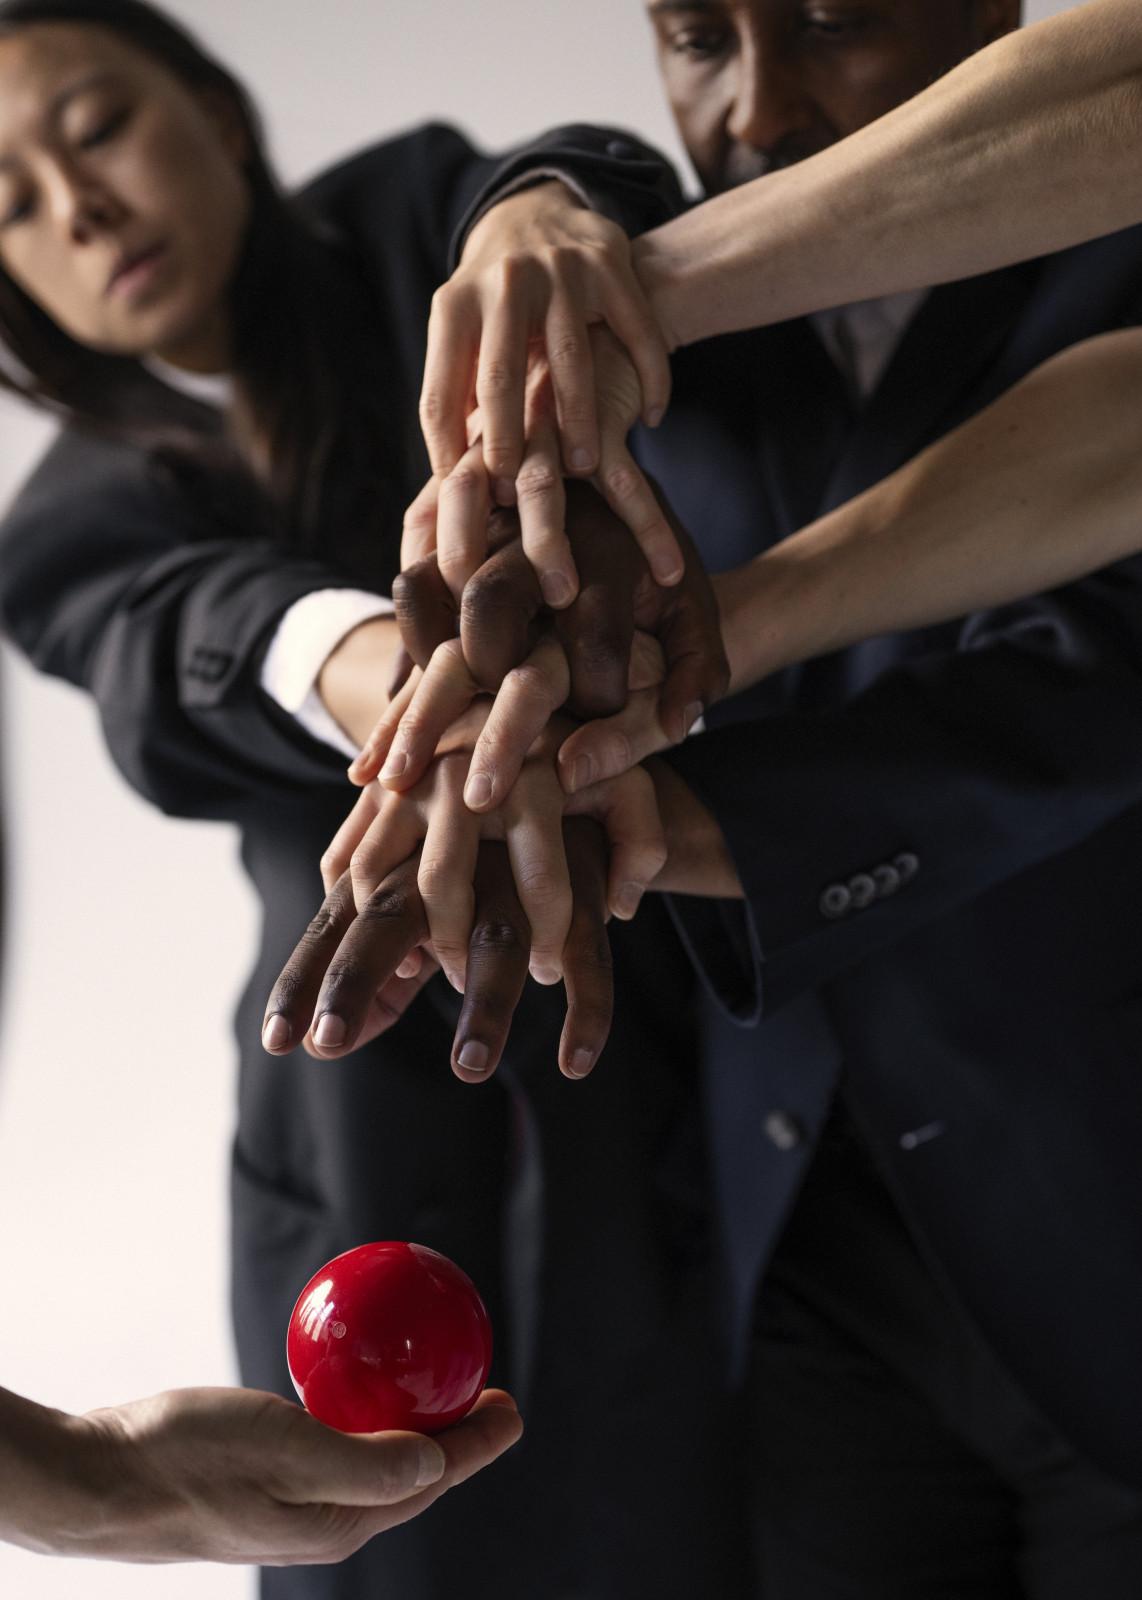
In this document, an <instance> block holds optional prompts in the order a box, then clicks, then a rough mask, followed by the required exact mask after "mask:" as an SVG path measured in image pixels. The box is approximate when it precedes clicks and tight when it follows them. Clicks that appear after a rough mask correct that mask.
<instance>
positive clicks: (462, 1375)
mask: <svg viewBox="0 0 1142 1600" xmlns="http://www.w3.org/2000/svg"><path fill="white" fill-rule="evenodd" d="M286 1359H287V1360H288V1362H289V1371H290V1377H291V1378H292V1379H293V1383H294V1388H295V1389H296V1390H297V1392H298V1395H299V1396H300V1397H301V1402H302V1404H303V1405H304V1406H305V1409H306V1410H307V1411H308V1412H309V1413H310V1414H311V1415H312V1416H314V1417H316V1418H317V1419H318V1421H319V1422H324V1423H327V1424H328V1425H329V1426H330V1427H331V1428H338V1429H340V1431H341V1432H342V1433H379V1432H381V1431H382V1430H385V1429H390V1428H400V1429H409V1430H411V1431H412V1432H414V1433H438V1432H439V1431H440V1430H441V1429H442V1428H448V1427H451V1425H452V1424H453V1423H454V1422H459V1420H460V1418H461V1417H463V1416H465V1415H466V1414H467V1412H468V1411H470V1410H471V1408H472V1406H473V1405H474V1404H475V1402H476V1398H477V1396H478V1395H479V1394H480V1391H481V1390H482V1389H483V1387H484V1385H485V1384H486V1382H487V1379H488V1370H489V1368H490V1367H491V1364H492V1325H491V1322H490V1321H489V1319H488V1313H487V1311H486V1310H485V1309H484V1302H483V1301H482V1300H481V1299H480V1296H479V1294H478V1293H477V1292H476V1286H475V1284H474V1283H473V1282H472V1280H471V1278H469V1277H468V1275H467V1273H465V1272H462V1271H461V1270H460V1268H459V1267H458V1266H456V1264H455V1263H454V1262H452V1261H449V1259H448V1257H447V1256H442V1255H441V1254H440V1253H439V1251H436V1250H430V1249H429V1248H428V1247H427V1246H426V1245H422V1244H402V1243H398V1242H397V1241H395V1240H386V1241H383V1242H381V1243H377V1244H363V1245H359V1246H358V1247H357V1248H356V1249H355V1250H347V1251H346V1252H345V1253H344V1255H340V1256H336V1257H335V1258H334V1259H333V1260H332V1261H329V1262H327V1263H326V1265H325V1266H323V1267H322V1268H320V1270H319V1271H317V1272H315V1273H314V1274H313V1277H312V1278H310V1280H309V1282H308V1283H307V1284H306V1286H305V1288H304V1289H303V1290H302V1291H301V1294H300V1295H299V1296H298V1300H297V1304H296V1305H295V1306H294V1308H293V1314H292V1315H291V1317H290V1319H289V1332H288V1334H287V1336H286Z"/></svg>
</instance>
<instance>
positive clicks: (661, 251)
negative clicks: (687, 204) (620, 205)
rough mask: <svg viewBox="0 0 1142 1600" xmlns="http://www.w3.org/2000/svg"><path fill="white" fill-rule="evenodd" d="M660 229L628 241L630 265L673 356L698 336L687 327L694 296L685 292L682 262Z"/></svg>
mask: <svg viewBox="0 0 1142 1600" xmlns="http://www.w3.org/2000/svg"><path fill="white" fill-rule="evenodd" d="M666 226H667V227H669V226H670V224H667V225H666ZM663 232H664V230H663V229H661V228H656V229H654V230H653V231H652V232H651V233H644V234H642V235H641V236H640V237H639V238H637V239H632V240H631V247H630V249H631V265H632V266H633V268H634V273H635V277H636V278H637V279H638V281H639V285H640V286H641V288H642V292H643V294H644V295H645V296H646V299H647V303H648V304H649V306H650V309H651V312H652V313H653V315H654V320H655V321H656V322H657V323H658V327H659V331H660V332H661V334H662V337H663V340H664V341H665V344H666V348H667V350H668V351H669V352H670V354H671V355H673V354H674V352H675V351H676V350H677V349H679V348H680V346H682V345H685V344H692V343H693V341H694V340H695V339H696V338H698V337H700V335H699V334H697V333H695V332H693V331H692V330H691V329H689V328H688V326H687V322H686V307H687V304H688V302H689V301H690V300H691V299H692V298H693V295H692V292H691V293H689V294H688V293H687V292H686V285H685V283H684V282H683V281H682V263H681V261H680V259H679V257H678V255H677V253H676V252H675V251H673V250H671V249H670V247H669V245H668V243H667V239H666V238H664V237H663V236H662V235H663Z"/></svg>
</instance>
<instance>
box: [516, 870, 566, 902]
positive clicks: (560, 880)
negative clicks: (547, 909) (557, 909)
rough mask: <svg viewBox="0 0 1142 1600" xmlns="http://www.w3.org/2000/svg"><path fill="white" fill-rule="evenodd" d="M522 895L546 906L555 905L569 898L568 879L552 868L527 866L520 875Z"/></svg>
mask: <svg viewBox="0 0 1142 1600" xmlns="http://www.w3.org/2000/svg"><path fill="white" fill-rule="evenodd" d="M519 891H520V894H522V895H526V896H527V898H528V899H529V900H532V901H537V902H540V903H542V904H544V905H555V904H557V903H559V902H561V901H563V900H566V899H567V897H568V887H567V880H566V878H564V877H562V876H561V875H560V874H559V873H557V872H553V871H552V870H551V868H550V867H542V866H534V867H532V866H525V867H522V868H521V869H520V874H519Z"/></svg>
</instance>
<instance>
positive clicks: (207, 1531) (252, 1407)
mask: <svg viewBox="0 0 1142 1600" xmlns="http://www.w3.org/2000/svg"><path fill="white" fill-rule="evenodd" d="M521 1431H522V1430H521V1424H520V1420H519V1416H518V1415H517V1413H516V1411H515V1405H514V1402H513V1401H512V1400H511V1399H510V1397H509V1396H508V1395H506V1394H504V1393H503V1392H502V1391H499V1390H494V1391H493V1390H489V1391H487V1392H486V1393H485V1395H484V1396H483V1398H482V1399H481V1400H480V1401H478V1402H477V1407H476V1409H475V1410H473V1411H472V1412H471V1414H470V1415H469V1416H467V1417H466V1418H465V1419H464V1420H463V1422H460V1423H458V1424H457V1425H456V1426H455V1427H453V1428H449V1429H447V1430H446V1431H445V1432H443V1433H441V1434H438V1435H437V1437H436V1438H435V1439H434V1440H431V1439H424V1438H421V1437H420V1436H419V1435H418V1434H412V1433H382V1434H355V1435H349V1434H341V1433H335V1432H334V1431H333V1430H332V1429H330V1428H326V1427H325V1426H324V1425H323V1424H321V1423H320V1422H315V1421H314V1419H313V1418H312V1417H310V1416H308V1415H307V1414H306V1413H305V1412H304V1411H302V1410H301V1409H300V1407H298V1406H294V1405H290V1404H288V1403H287V1402H286V1401H285V1400H282V1399H279V1398H278V1396H276V1395H272V1394H260V1393H258V1392H256V1391H254V1390H250V1389H173V1390H170V1391H168V1392H167V1393H166V1394H161V1395H156V1396H154V1398H153V1399H149V1400H136V1401H133V1402H131V1403H129V1404H127V1405H122V1406H115V1407H113V1408H110V1409H108V1410H106V1411H93V1412H90V1413H88V1415H86V1416H82V1417H75V1416H68V1415H67V1414H66V1413H64V1412H62V1411H54V1410H51V1409H50V1408H48V1407H47V1406H41V1405H36V1404H35V1403H34V1402H32V1401H30V1400H24V1399H22V1398H21V1397H20V1396H19V1395H15V1394H12V1393H10V1392H9V1391H8V1390H5V1389H0V1540H5V1541H7V1542H9V1543H12V1544H17V1545H22V1546H23V1547H24V1548H25V1549H28V1550H34V1551H38V1552H40V1553H41V1554H43V1555H57V1556H84V1557H89V1558H90V1557H103V1558H106V1559H110V1560H116V1561H142V1562H156V1561H163V1562H165V1561H221V1562H242V1563H248V1562H257V1563H261V1564H264V1565H271V1566H285V1565H289V1564H292V1563H294V1562H306V1563H309V1562H315V1561H320V1562H330V1561H341V1560H344V1559H345V1557H346V1556H348V1555H350V1554H352V1552H353V1551H355V1550H357V1549H359V1548H360V1547H361V1545H363V1544H364V1543H365V1542H366V1540H368V1539H370V1538H372V1537H373V1536H374V1535H375V1534H378V1533H383V1532H384V1531H385V1530H386V1529H388V1528H391V1527H396V1526H397V1525H398V1524H399V1523H402V1522H407V1521H408V1520H409V1518H410V1517H414V1516H416V1515H417V1514H418V1513H419V1512H421V1511H424V1510H426V1509H427V1507H428V1506H429V1505H431V1504H432V1502H433V1501H434V1500H436V1499H438V1498H439V1497H440V1495H441V1494H443V1493H444V1492H445V1491H446V1490H447V1489H450V1488H452V1487H453V1486H454V1485H455V1484H458V1483H462V1482H463V1481H464V1479H465V1478H468V1477H471V1475H472V1474H473V1473H474V1472H478V1471H479V1470H480V1469H481V1468H482V1467H485V1466H487V1465H488V1464H489V1463H490V1462H491V1461H493V1460H494V1459H495V1458H496V1457H497V1456H498V1455H501V1454H502V1453H503V1451H504V1450H506V1449H508V1448H509V1447H510V1446H511V1445H512V1444H514V1443H515V1441H516V1439H518V1437H519V1435H520V1432H521Z"/></svg>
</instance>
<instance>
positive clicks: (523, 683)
mask: <svg viewBox="0 0 1142 1600" xmlns="http://www.w3.org/2000/svg"><path fill="white" fill-rule="evenodd" d="M505 682H506V683H507V684H509V685H510V686H511V688H512V691H513V693H515V694H516V695H517V696H519V697H520V698H521V699H524V700H530V701H534V702H536V703H537V704H538V705H540V706H553V705H554V704H555V692H554V688H553V686H552V683H551V680H550V678H549V677H548V675H547V673H546V672H545V671H544V670H543V668H542V667H540V666H538V665H537V664H536V663H535V662H534V661H524V662H521V663H520V665H519V666H518V667H513V668H512V669H511V671H510V672H509V673H508V675H507V678H506V679H505Z"/></svg>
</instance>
